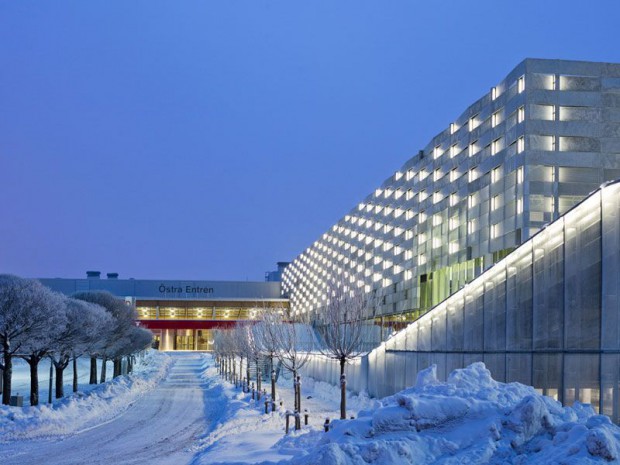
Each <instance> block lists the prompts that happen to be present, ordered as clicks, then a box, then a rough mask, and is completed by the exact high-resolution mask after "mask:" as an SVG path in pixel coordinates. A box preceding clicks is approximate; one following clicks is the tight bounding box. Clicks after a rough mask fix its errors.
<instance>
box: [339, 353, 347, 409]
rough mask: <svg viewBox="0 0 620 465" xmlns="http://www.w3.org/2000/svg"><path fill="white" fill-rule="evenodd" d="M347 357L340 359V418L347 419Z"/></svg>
mask: <svg viewBox="0 0 620 465" xmlns="http://www.w3.org/2000/svg"><path fill="white" fill-rule="evenodd" d="M346 362H347V361H346V359H344V358H341V359H340V419H341V420H346V419H347V375H345V373H344V366H345V364H346Z"/></svg>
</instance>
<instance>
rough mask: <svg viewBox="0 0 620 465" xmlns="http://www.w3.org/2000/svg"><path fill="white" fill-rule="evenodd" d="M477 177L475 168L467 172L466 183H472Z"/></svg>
mask: <svg viewBox="0 0 620 465" xmlns="http://www.w3.org/2000/svg"><path fill="white" fill-rule="evenodd" d="M477 177H478V176H477V174H476V168H472V169H470V170H469V171H468V172H467V182H473V181H475V180H476V178H477Z"/></svg>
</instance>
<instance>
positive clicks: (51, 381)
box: [47, 358, 54, 404]
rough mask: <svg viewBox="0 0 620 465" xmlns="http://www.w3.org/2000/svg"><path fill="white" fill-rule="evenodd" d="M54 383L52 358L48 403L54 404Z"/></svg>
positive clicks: (52, 362)
mask: <svg viewBox="0 0 620 465" xmlns="http://www.w3.org/2000/svg"><path fill="white" fill-rule="evenodd" d="M53 382H54V360H52V359H51V358H50V382H49V391H48V394H47V403H48V404H51V403H52V383H53Z"/></svg>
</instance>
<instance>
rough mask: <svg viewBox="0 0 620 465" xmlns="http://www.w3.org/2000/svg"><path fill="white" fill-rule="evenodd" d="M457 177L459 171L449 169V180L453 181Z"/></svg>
mask: <svg viewBox="0 0 620 465" xmlns="http://www.w3.org/2000/svg"><path fill="white" fill-rule="evenodd" d="M458 178H459V172H458V170H457V169H456V168H454V169H453V170H452V171H450V182H454V181H456V180H457V179H458Z"/></svg>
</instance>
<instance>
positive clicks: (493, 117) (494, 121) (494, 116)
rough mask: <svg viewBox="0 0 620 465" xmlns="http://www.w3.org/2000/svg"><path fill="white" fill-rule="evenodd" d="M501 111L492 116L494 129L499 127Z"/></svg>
mask: <svg viewBox="0 0 620 465" xmlns="http://www.w3.org/2000/svg"><path fill="white" fill-rule="evenodd" d="M499 116H500V114H499V111H496V112H495V113H493V114H492V115H491V127H492V128H494V127H495V126H497V125H498V124H499Z"/></svg>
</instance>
